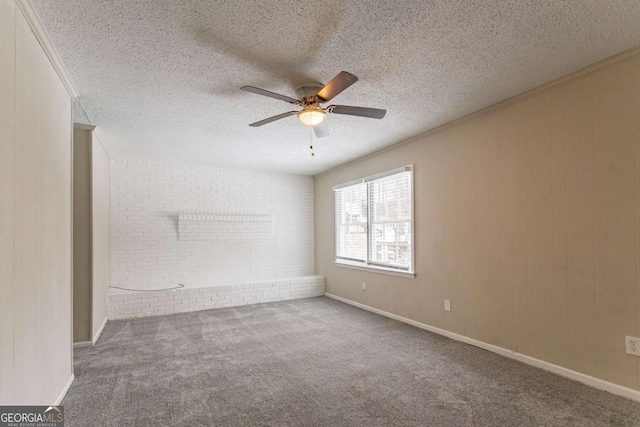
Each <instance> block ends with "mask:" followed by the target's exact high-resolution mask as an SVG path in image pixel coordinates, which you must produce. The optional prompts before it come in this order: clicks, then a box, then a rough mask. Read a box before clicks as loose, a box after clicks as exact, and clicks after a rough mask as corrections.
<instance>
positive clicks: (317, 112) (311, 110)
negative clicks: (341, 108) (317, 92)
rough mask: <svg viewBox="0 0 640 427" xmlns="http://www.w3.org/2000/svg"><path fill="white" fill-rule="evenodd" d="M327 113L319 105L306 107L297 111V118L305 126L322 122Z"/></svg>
mask: <svg viewBox="0 0 640 427" xmlns="http://www.w3.org/2000/svg"><path fill="white" fill-rule="evenodd" d="M326 115H327V113H325V112H324V110H323V109H322V108H320V107H307V108H305V109H303V110H302V111H300V112H299V113H298V119H299V120H300V121H301V122H302V123H303V124H305V125H307V126H315V125H319V124H320V123H322V121H323V120H324V118H325V116H326Z"/></svg>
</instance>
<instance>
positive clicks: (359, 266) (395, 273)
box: [335, 260, 416, 279]
mask: <svg viewBox="0 0 640 427" xmlns="http://www.w3.org/2000/svg"><path fill="white" fill-rule="evenodd" d="M335 263H336V266H337V267H344V268H353V269H355V270H362V271H368V272H370V273H381V274H388V275H390V276H399V277H408V278H410V279H415V277H416V274H415V273H411V272H406V271H398V270H394V269H392V268H384V267H377V266H376V267H374V266H366V265H362V264H358V263H355V262H354V263H351V262H348V261H339V260H336V261H335Z"/></svg>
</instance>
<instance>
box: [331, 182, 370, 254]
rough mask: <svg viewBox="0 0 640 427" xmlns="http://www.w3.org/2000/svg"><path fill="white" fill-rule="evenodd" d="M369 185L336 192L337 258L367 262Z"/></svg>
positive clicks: (351, 186) (358, 185)
mask: <svg viewBox="0 0 640 427" xmlns="http://www.w3.org/2000/svg"><path fill="white" fill-rule="evenodd" d="M367 215H368V214H367V184H365V183H360V184H355V185H350V186H348V187H344V188H341V189H339V190H336V239H337V242H336V256H337V257H338V258H342V259H346V260H353V261H366V260H367V222H368V221H367Z"/></svg>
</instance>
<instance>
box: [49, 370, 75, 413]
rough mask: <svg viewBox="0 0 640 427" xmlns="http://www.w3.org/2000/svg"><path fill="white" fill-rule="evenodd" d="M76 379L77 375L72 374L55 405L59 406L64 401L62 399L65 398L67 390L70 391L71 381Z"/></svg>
mask: <svg viewBox="0 0 640 427" xmlns="http://www.w3.org/2000/svg"><path fill="white" fill-rule="evenodd" d="M74 379H75V375H74V374H71V377H69V381H67V385H65V386H64V388H63V389H62V392H61V393H60V396H58V398H57V399H56V401H55V402H54V403H53V406H58V405H59V404H60V403H62V399H64V397H65V396H66V395H67V391H69V387H71V383H72V382H73V380H74Z"/></svg>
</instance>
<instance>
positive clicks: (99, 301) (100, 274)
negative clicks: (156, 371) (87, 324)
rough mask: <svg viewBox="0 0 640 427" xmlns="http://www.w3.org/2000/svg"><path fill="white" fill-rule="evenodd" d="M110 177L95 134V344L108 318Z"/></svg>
mask: <svg viewBox="0 0 640 427" xmlns="http://www.w3.org/2000/svg"><path fill="white" fill-rule="evenodd" d="M110 173H111V160H110V158H109V154H108V153H107V151H106V150H105V147H104V145H103V142H102V141H101V140H100V136H99V134H98V133H97V132H93V133H92V141H91V204H92V208H91V218H92V219H91V223H92V233H93V245H92V249H91V253H92V257H93V262H92V283H93V293H92V300H93V305H92V307H93V310H92V311H93V313H92V334H91V339H92V340H95V338H96V336H97V334H98V332H99V330H100V327H101V326H102V325H103V324H104V321H105V320H106V318H107V293H108V292H109V285H110V284H111V207H110V198H111V181H110Z"/></svg>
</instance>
